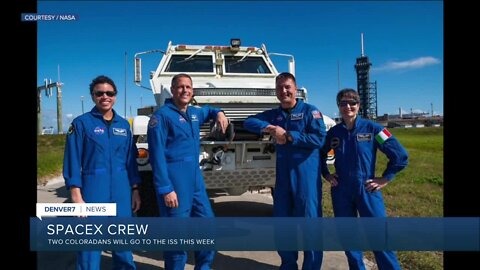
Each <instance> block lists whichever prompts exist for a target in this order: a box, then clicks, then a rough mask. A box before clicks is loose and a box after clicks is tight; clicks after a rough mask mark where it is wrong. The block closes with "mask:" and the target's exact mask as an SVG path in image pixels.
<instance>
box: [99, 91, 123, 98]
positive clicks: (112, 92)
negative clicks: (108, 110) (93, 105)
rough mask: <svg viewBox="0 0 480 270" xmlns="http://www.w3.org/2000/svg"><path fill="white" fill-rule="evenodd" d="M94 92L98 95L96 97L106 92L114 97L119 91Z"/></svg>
mask: <svg viewBox="0 0 480 270" xmlns="http://www.w3.org/2000/svg"><path fill="white" fill-rule="evenodd" d="M93 94H94V95H95V96H96V97H102V96H103V95H104V94H107V96H109V97H114V96H116V95H117V92H115V91H105V92H103V91H95V92H93Z"/></svg>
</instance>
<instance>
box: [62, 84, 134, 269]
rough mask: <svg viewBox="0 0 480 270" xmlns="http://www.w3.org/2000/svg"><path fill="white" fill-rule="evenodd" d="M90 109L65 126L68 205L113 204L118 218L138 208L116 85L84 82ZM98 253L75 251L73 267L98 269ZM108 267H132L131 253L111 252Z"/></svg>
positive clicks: (127, 128)
mask: <svg viewBox="0 0 480 270" xmlns="http://www.w3.org/2000/svg"><path fill="white" fill-rule="evenodd" d="M90 95H91V97H92V100H93V102H94V103H95V107H94V108H93V109H92V110H91V111H90V112H87V113H85V114H83V115H81V116H79V117H77V118H75V119H74V120H73V121H72V124H71V126H70V128H69V129H68V133H67V138H66V144H65V153H64V162H63V177H64V178H65V184H66V187H67V189H70V194H71V198H72V201H73V202H74V203H116V204H117V216H118V217H131V216H132V210H133V212H136V211H137V210H138V209H139V208H140V195H139V192H138V185H139V184H140V181H141V180H140V176H139V174H138V168H137V163H136V156H137V149H136V147H135V143H134V142H133V138H132V133H131V131H130V124H129V123H128V122H127V120H125V119H124V118H122V117H121V116H120V115H118V114H117V113H116V112H115V111H114V110H113V105H114V103H115V100H116V95H117V88H116V86H115V83H114V82H113V81H112V80H111V79H110V78H108V77H106V76H98V77H97V78H95V79H93V81H92V83H91V84H90ZM100 257H101V251H80V252H78V254H77V264H76V269H79V270H97V269H100ZM112 257H113V269H118V270H120V269H122V270H126V269H129V270H130V269H136V267H135V264H134V262H133V256H132V252H131V251H113V252H112Z"/></svg>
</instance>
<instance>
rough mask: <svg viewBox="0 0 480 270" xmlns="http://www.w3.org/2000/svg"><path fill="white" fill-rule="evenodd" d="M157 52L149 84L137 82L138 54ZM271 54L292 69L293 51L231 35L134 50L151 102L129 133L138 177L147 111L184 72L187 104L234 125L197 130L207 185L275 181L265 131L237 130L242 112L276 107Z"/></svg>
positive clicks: (145, 166) (301, 92) (143, 167)
mask: <svg viewBox="0 0 480 270" xmlns="http://www.w3.org/2000/svg"><path fill="white" fill-rule="evenodd" d="M158 52H161V53H163V57H162V59H161V61H160V63H159V65H158V67H157V68H156V70H155V71H152V72H151V73H150V87H146V86H143V85H142V84H141V81H142V78H141V77H142V71H141V68H142V65H141V62H142V61H141V60H142V59H141V58H140V57H141V56H144V55H145V54H149V53H158ZM271 55H279V56H287V57H289V72H291V73H293V74H294V73H295V62H294V58H293V56H291V55H286V54H277V53H270V54H269V53H267V50H266V48H265V45H262V47H261V48H257V47H242V46H240V40H238V39H232V40H231V45H230V46H216V45H172V44H171V42H170V43H169V44H168V47H167V49H166V51H161V50H153V51H148V52H140V53H137V54H135V83H136V84H137V85H138V86H140V87H143V88H149V89H151V90H152V92H153V94H154V96H155V101H156V103H157V104H156V106H153V107H150V109H148V108H146V109H143V110H142V109H140V110H139V111H143V114H145V115H139V116H137V117H135V119H134V121H133V134H134V136H135V138H137V147H138V148H139V158H138V159H137V161H138V163H139V170H140V172H141V173H142V175H143V177H145V178H151V167H150V164H149V163H148V145H147V139H146V134H147V125H148V121H149V115H151V114H152V113H153V111H154V110H155V109H157V108H158V107H160V106H162V105H163V104H164V102H165V99H167V98H169V97H171V93H170V83H171V80H172V77H173V76H174V75H176V74H178V73H187V74H188V75H190V76H191V77H192V79H193V87H194V98H193V100H192V105H196V104H198V105H200V106H202V105H206V104H208V105H210V106H215V107H219V108H221V109H222V110H223V111H224V112H225V114H226V116H227V117H228V118H229V119H230V120H231V122H232V123H233V126H234V133H235V136H234V138H233V140H231V139H232V138H231V137H230V138H228V136H227V138H225V136H223V137H222V136H218V133H216V132H214V130H215V127H214V126H213V123H210V124H206V125H204V126H203V128H202V129H201V131H200V133H201V134H200V135H201V136H200V137H201V149H200V156H199V162H200V166H201V169H202V170H203V176H204V180H205V185H206V187H207V189H209V190H211V189H222V190H225V191H226V192H228V193H229V194H230V195H238V194H241V193H243V192H245V191H247V190H260V189H264V188H268V187H270V188H272V187H273V186H274V184H275V147H274V145H273V143H272V141H271V140H270V138H269V136H268V135H262V136H259V135H256V134H252V133H249V132H247V131H246V130H244V129H243V121H244V120H245V119H246V118H247V117H248V116H250V115H253V114H256V113H259V112H262V111H264V110H267V109H271V108H275V107H277V106H279V102H278V100H277V97H276V94H275V77H276V76H277V75H278V74H279V73H278V71H277V69H276V68H275V66H274V64H273V62H272V60H271V59H270V56H271ZM306 94H307V91H306V89H304V88H299V89H298V94H297V96H298V97H299V98H302V99H306ZM327 119H329V121H330V122H327ZM325 122H326V124H327V126H329V125H331V122H333V120H331V119H330V118H328V117H326V116H325ZM334 123H335V122H333V124H334ZM228 135H232V134H228ZM144 181H151V180H148V179H144Z"/></svg>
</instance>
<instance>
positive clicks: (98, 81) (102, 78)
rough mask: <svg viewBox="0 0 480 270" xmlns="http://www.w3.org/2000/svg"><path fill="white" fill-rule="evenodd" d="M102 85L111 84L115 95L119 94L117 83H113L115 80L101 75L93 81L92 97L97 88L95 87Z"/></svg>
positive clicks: (91, 84) (91, 85)
mask: <svg viewBox="0 0 480 270" xmlns="http://www.w3.org/2000/svg"><path fill="white" fill-rule="evenodd" d="M102 83H108V84H110V85H111V86H112V87H113V91H114V92H115V94H116V93H117V86H115V83H114V82H113V80H112V79H110V78H109V77H107V76H105V75H100V76H98V77H96V78H95V79H93V80H92V83H90V95H93V88H94V87H95V85H97V84H102Z"/></svg>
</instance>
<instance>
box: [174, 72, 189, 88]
mask: <svg viewBox="0 0 480 270" xmlns="http://www.w3.org/2000/svg"><path fill="white" fill-rule="evenodd" d="M180 78H188V79H189V80H190V82H191V83H193V80H192V77H190V75H188V74H185V73H180V74H177V75H175V76H173V78H172V87H175V86H176V85H177V81H178V79H180Z"/></svg>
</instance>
